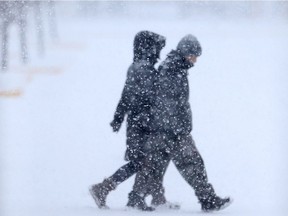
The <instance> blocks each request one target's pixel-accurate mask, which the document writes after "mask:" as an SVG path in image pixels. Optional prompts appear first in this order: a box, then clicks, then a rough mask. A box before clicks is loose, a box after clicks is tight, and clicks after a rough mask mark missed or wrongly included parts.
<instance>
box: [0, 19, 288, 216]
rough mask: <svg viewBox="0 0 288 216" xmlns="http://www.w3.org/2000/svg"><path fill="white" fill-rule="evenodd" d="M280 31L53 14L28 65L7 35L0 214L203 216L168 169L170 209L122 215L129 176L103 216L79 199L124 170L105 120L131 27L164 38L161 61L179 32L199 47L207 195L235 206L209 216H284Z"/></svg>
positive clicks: (250, 22) (287, 178)
mask: <svg viewBox="0 0 288 216" xmlns="http://www.w3.org/2000/svg"><path fill="white" fill-rule="evenodd" d="M287 24H288V23H287V22H284V21H283V20H281V19H272V18H271V17H270V18H269V17H268V18H267V17H266V18H264V17H263V18H260V19H259V18H258V19H232V20H229V19H220V18H215V17H198V18H191V19H173V18H169V19H168V18H167V19H166V18H165V17H161V16H160V17H159V18H158V19H155V20H151V19H129V18H123V19H121V18H119V19H116V18H115V17H113V18H111V19H108V18H91V17H90V18H89V19H88V18H83V17H82V18H81V17H77V16H71V17H67V16H66V17H61V16H60V17H58V28H59V41H58V42H57V43H56V44H53V43H52V42H49V41H48V42H47V44H46V55H45V57H44V58H39V57H38V56H37V55H36V54H33V50H36V49H37V48H36V44H37V43H35V42H34V43H33V42H32V41H31V42H30V51H31V50H32V51H31V52H30V55H31V56H30V59H31V61H30V63H29V64H28V65H26V66H23V65H21V64H20V63H19V62H18V60H17V49H18V47H17V43H18V42H17V37H14V36H13V35H12V36H11V37H12V38H11V40H12V41H13V44H12V45H11V47H10V48H11V50H12V51H11V55H12V56H13V60H12V62H10V68H9V70H8V71H7V72H1V74H0V91H1V92H2V94H0V117H1V121H0V168H1V173H0V175H1V176H0V177H1V178H0V179H1V182H0V193H1V195H0V215H1V216H22V215H23V216H28V215H29V216H36V215H37V216H39V215H41V216H46V215H47V216H48V215H49V216H58V215H59V216H60V215H61V216H63V215H67V216H68V215H69V216H74V215H75V216H78V215H81V216H83V215H87V216H92V215H103V216H106V215H108V216H111V215H147V214H152V215H164V214H165V215H176V214H177V215H183V216H184V215H192V214H197V215H204V213H202V212H201V211H200V205H199V204H198V203H197V200H196V198H195V196H194V192H193V190H192V189H191V188H190V187H189V186H188V185H187V184H186V182H185V181H184V180H183V179H182V178H181V176H180V174H179V173H178V172H177V170H176V169H175V167H174V165H173V164H170V166H169V169H168V172H167V174H166V176H165V181H164V185H165V187H166V194H167V197H168V199H169V200H171V201H177V202H179V203H181V205H182V208H181V210H179V211H168V210H165V211H164V210H163V211H156V212H152V213H143V212H138V211H136V212H135V211H126V210H125V204H126V202H127V194H128V192H129V191H130V190H131V187H132V184H133V180H134V178H131V179H129V180H128V181H126V182H124V183H123V184H122V185H120V186H119V187H118V188H117V190H116V191H113V192H112V193H111V194H110V196H109V198H108V204H109V206H110V207H111V209H110V210H99V209H98V208H96V206H95V204H94V202H93V200H92V199H91V197H90V196H89V194H88V186H89V185H91V184H93V183H96V182H100V181H102V180H103V178H104V177H108V176H109V175H111V174H112V173H113V172H114V171H116V169H117V168H119V167H120V166H121V165H123V164H124V163H125V161H124V160H123V155H124V151H125V125H123V126H122V129H121V131H120V132H119V133H118V134H114V133H112V130H111V128H110V126H109V122H110V121H111V120H112V117H113V114H114V110H115V107H116V105H117V102H118V100H119V98H120V95H121V91H122V88H123V85H124V81H125V78H126V71H127V68H128V66H129V64H130V63H131V61H132V41H133V38H134V36H135V34H136V33H137V32H138V31H140V30H151V31H154V32H157V33H160V34H162V35H165V36H166V37H167V43H166V44H167V45H166V47H165V48H164V50H163V51H162V53H161V58H162V59H164V58H165V54H167V53H168V52H169V51H170V50H171V49H173V48H175V47H176V45H177V43H178V41H179V40H180V39H181V38H182V37H183V36H184V35H186V34H188V33H191V34H194V35H196V36H197V37H198V39H199V41H200V42H201V44H202V46H203V55H202V56H201V57H200V58H199V59H198V62H197V64H196V66H195V67H194V68H192V69H191V70H190V75H189V80H190V91H191V92H190V93H191V94H190V102H191V105H192V110H193V123H194V130H193V133H192V135H193V136H194V139H195V141H196V144H197V147H198V149H199V150H200V152H201V154H202V156H203V158H204V161H205V163H206V166H207V171H208V176H209V179H210V182H211V183H212V184H213V185H214V187H215V189H216V191H217V193H218V194H219V195H221V196H226V195H229V196H231V197H233V199H234V203H233V205H231V206H230V207H229V208H227V209H225V210H224V211H222V212H219V213H217V214H219V215H237V216H238V215H239V216H240V215H241V216H242V215H253V216H255V215H260V216H267V215H277V216H282V215H283V216H284V215H287V210H288V205H287V203H286V202H287V200H288V187H287V182H288V172H287V171H288V167H287V164H288V159H287V154H288V147H287V144H288V135H287V128H288V114H287V108H288V85H287V83H288V74H287V69H288V61H287V56H288V55H287V54H288V41H287V38H288V27H287ZM12 31H13V29H12ZM33 34H34V33H33V32H32V31H31V32H30V38H33ZM13 50H14V51H13ZM14 56H15V58H14ZM15 59H16V60H15ZM3 92H4V93H3ZM7 92H10V93H11V92H12V93H13V92H14V94H11V95H10V96H7V94H6V93H7ZM205 215H206V214H205Z"/></svg>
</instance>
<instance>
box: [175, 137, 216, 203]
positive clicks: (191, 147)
mask: <svg viewBox="0 0 288 216" xmlns="http://www.w3.org/2000/svg"><path fill="white" fill-rule="evenodd" d="M172 148H173V151H172V161H173V162H174V164H175V166H176V168H177V170H178V171H179V172H180V174H181V175H182V177H183V178H184V179H185V180H186V181H187V183H188V184H189V185H190V186H191V187H192V188H193V189H194V190H195V194H196V196H197V197H198V199H199V200H200V199H205V198H207V197H208V196H211V195H214V194H215V192H214V189H213V186H212V185H211V184H210V183H209V182H208V177H207V173H206V169H205V165H204V161H203V159H202V157H201V155H200V153H199V152H198V150H197V148H196V146H195V142H194V140H193V138H192V136H191V135H185V136H179V137H178V138H177V141H176V142H175V143H174V146H172Z"/></svg>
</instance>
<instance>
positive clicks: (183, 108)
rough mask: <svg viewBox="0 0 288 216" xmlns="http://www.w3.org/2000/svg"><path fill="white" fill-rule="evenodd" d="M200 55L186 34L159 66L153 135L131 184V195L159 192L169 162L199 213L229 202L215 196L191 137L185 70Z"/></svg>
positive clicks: (196, 42)
mask: <svg viewBox="0 0 288 216" xmlns="http://www.w3.org/2000/svg"><path fill="white" fill-rule="evenodd" d="M201 54H202V47H201V45H200V43H199V41H198V40H197V38H196V37H195V36H193V35H190V34H189V35H186V36H185V37H184V38H182V39H181V41H180V42H179V43H178V46H177V49H176V50H172V51H171V52H170V53H169V54H168V56H167V58H166V59H165V60H164V61H163V62H162V63H161V65H160V66H159V69H158V73H159V78H158V81H157V83H156V84H155V86H156V89H155V103H154V106H153V107H152V110H151V121H152V122H151V125H152V126H153V128H152V129H151V130H152V131H153V132H152V133H151V135H150V136H149V139H148V141H147V143H146V145H145V149H144V152H145V153H146V157H145V160H147V162H144V163H143V164H144V166H143V168H142V170H141V171H140V172H138V173H137V177H138V178H136V180H138V181H135V184H134V186H133V191H132V192H133V193H134V194H138V195H142V196H144V197H145V196H146V195H147V194H154V193H157V191H155V190H158V191H159V190H160V189H161V188H162V182H163V176H164V174H165V171H166V168H167V166H168V164H169V161H170V160H172V161H173V163H174V164H175V166H176V168H177V170H178V171H179V172H180V174H181V175H182V177H183V178H184V179H185V180H186V182H187V183H188V184H189V185H190V186H191V187H192V188H193V189H194V191H195V195H196V196H197V198H198V200H199V203H200V204H201V208H202V210H203V211H215V210H220V209H223V208H224V207H226V206H228V205H229V204H230V203H231V200H230V198H224V199H223V198H220V197H219V196H217V195H216V193H215V191H214V188H213V186H212V185H211V184H210V183H209V182H208V177H207V173H206V169H205V165H204V162H203V159H202V157H201V155H200V153H199V151H198V150H197V148H196V145H195V142H194V140H193V138H192V135H191V131H192V112H191V107H190V103H189V83H188V69H190V68H191V67H193V66H194V64H195V63H196V61H197V58H198V57H199V56H200V55H201ZM155 179H156V181H155ZM155 183H156V184H158V185H155ZM160 191H161V190H160ZM132 192H131V193H132Z"/></svg>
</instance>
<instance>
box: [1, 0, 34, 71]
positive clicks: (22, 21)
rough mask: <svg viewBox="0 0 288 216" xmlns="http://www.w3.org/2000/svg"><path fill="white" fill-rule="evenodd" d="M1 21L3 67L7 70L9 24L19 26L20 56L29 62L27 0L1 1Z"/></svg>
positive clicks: (23, 60)
mask: <svg viewBox="0 0 288 216" xmlns="http://www.w3.org/2000/svg"><path fill="white" fill-rule="evenodd" d="M0 12H1V13H0V19H1V20H0V21H1V24H0V25H1V69H2V70H6V69H7V66H8V43H9V40H8V39H9V31H8V30H9V26H10V25H12V24H13V23H14V24H17V25H18V26H19V37H20V50H21V52H20V54H21V55H20V56H21V59H22V62H23V63H27V59H28V55H27V40H26V28H27V7H26V2H25V1H1V2H0Z"/></svg>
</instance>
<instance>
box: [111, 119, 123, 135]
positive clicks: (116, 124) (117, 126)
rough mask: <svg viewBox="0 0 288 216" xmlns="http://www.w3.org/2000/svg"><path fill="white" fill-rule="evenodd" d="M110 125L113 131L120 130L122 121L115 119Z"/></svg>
mask: <svg viewBox="0 0 288 216" xmlns="http://www.w3.org/2000/svg"><path fill="white" fill-rule="evenodd" d="M110 125H111V127H112V129H113V132H118V131H119V130H120V127H121V123H120V122H118V121H115V119H114V120H113V121H112V122H111V123H110Z"/></svg>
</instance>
